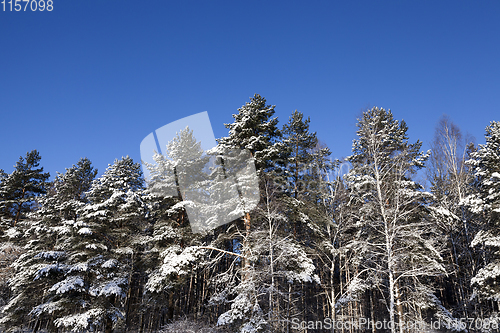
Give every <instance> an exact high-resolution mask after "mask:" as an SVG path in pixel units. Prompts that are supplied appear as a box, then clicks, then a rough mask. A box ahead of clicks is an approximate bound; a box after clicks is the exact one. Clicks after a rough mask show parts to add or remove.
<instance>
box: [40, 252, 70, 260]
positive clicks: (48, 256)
mask: <svg viewBox="0 0 500 333" xmlns="http://www.w3.org/2000/svg"><path fill="white" fill-rule="evenodd" d="M65 254H66V252H64V251H46V252H40V253H38V254H37V255H36V256H35V257H34V258H35V259H45V260H57V259H60V258H62V257H63V256H64V255H65Z"/></svg>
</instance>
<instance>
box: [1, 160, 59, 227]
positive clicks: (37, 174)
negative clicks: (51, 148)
mask: <svg viewBox="0 0 500 333" xmlns="http://www.w3.org/2000/svg"><path fill="white" fill-rule="evenodd" d="M40 160H41V157H40V154H39V153H38V151H36V150H32V151H30V152H28V153H26V157H22V156H21V157H19V161H18V162H17V163H16V165H15V170H14V171H13V172H12V173H11V174H9V175H8V176H7V178H5V179H4V180H3V181H2V183H1V188H0V197H1V198H2V201H1V202H0V211H2V212H3V213H4V214H6V215H7V217H8V218H11V219H12V220H13V224H14V226H15V225H16V223H17V222H18V221H19V220H20V219H21V218H23V217H24V214H25V213H27V212H29V211H30V210H31V206H32V203H33V201H34V200H35V198H36V197H37V196H38V195H40V194H44V193H45V192H46V181H47V180H48V179H49V177H50V175H49V173H44V172H43V167H40V168H39V166H40Z"/></svg>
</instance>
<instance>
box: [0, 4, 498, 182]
mask: <svg viewBox="0 0 500 333" xmlns="http://www.w3.org/2000/svg"><path fill="white" fill-rule="evenodd" d="M23 7H24V4H23ZM53 8H54V9H53V11H52V12H47V11H44V12H40V11H38V12H31V10H29V9H28V11H26V12H24V11H20V12H15V11H12V12H11V11H10V10H9V7H8V4H7V8H6V11H2V9H3V8H2V4H1V3H0V168H1V169H4V170H5V171H7V172H12V170H13V165H14V164H15V162H16V161H17V160H18V158H19V156H20V155H25V154H26V152H27V151H29V150H32V149H37V150H38V151H39V152H40V154H41V156H42V165H43V166H44V167H45V170H46V171H49V172H50V173H51V175H52V177H51V178H53V176H54V175H55V172H56V171H59V172H64V170H65V168H67V167H70V166H71V165H72V164H75V163H76V162H77V161H78V159H79V158H80V157H88V158H89V159H90V160H91V161H92V162H93V163H94V165H95V167H97V168H98V169H99V173H100V174H101V173H102V172H103V171H104V170H105V168H106V167H107V165H108V163H113V161H114V159H115V158H120V157H122V156H125V155H130V156H131V157H132V158H134V160H137V161H139V160H140V151H139V146H140V143H141V141H142V139H143V138H144V137H146V136H147V135H148V134H149V133H151V132H152V131H153V130H155V129H157V128H159V127H161V126H163V125H165V124H168V123H169V122H172V121H175V120H177V119H179V118H182V117H186V116H189V115H192V114H195V113H199V112H202V111H208V113H209V116H210V120H211V123H212V126H213V128H214V131H215V136H216V137H221V136H224V135H227V130H226V129H225V128H224V126H223V124H224V123H228V122H232V120H233V118H232V117H231V115H232V114H233V113H236V112H237V109H238V108H239V107H240V106H242V105H243V104H245V103H246V102H247V101H248V100H249V97H251V96H253V95H254V94H255V93H259V94H260V95H262V96H264V97H265V98H266V99H267V101H268V103H269V104H273V105H276V115H277V116H278V117H279V119H280V124H281V125H282V124H283V123H285V122H286V121H287V120H288V117H289V115H290V114H291V113H292V112H293V111H294V110H295V109H298V110H299V111H301V112H303V113H304V114H305V115H306V116H310V118H311V128H312V130H314V131H316V132H317V133H318V136H319V138H320V139H321V140H322V141H324V142H325V143H326V144H327V145H328V146H329V147H330V148H331V150H332V152H333V156H334V157H342V156H346V155H348V154H349V153H350V149H351V143H352V140H353V139H354V138H355V131H356V127H355V123H356V117H357V116H358V115H359V114H360V112H361V110H364V109H367V108H369V107H372V106H380V107H384V108H386V109H391V110H392V111H393V113H394V115H395V117H396V118H397V119H404V120H405V121H406V122H407V124H408V126H409V134H410V139H411V141H415V140H417V139H420V140H421V141H423V142H424V143H425V144H427V143H428V142H429V141H430V140H431V139H432V136H433V132H434V126H435V124H436V122H437V121H438V119H439V117H440V116H441V115H442V114H443V113H445V114H448V115H449V116H450V117H451V119H452V120H453V121H455V122H456V123H457V124H458V125H459V126H460V127H461V128H462V130H463V131H464V132H469V133H470V134H472V135H473V136H475V137H476V138H477V142H478V143H482V142H484V128H485V127H486V126H487V125H488V123H489V122H490V121H491V120H500V1H498V0H495V1H487V0H485V1H444V0H440V1H421V0H419V1H417V0H412V1H409V0H397V1H385V0H381V1H216V0H211V1H190V0H187V1H175V2H174V1H159V0H156V1H154V0H145V1H129V0H120V1H118V0H106V1H102V0H101V1H97V0H64V1H63V0H54V1H53Z"/></svg>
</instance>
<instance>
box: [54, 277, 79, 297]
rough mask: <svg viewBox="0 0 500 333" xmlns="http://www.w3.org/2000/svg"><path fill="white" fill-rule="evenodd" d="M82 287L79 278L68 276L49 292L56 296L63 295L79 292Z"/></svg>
mask: <svg viewBox="0 0 500 333" xmlns="http://www.w3.org/2000/svg"><path fill="white" fill-rule="evenodd" d="M83 286H84V281H83V278H81V277H80V276H69V277H67V278H66V279H64V280H63V281H61V282H58V283H56V284H55V285H53V286H52V287H51V288H50V289H49V292H51V291H55V292H56V294H64V293H67V292H70V291H80V290H82V287H83Z"/></svg>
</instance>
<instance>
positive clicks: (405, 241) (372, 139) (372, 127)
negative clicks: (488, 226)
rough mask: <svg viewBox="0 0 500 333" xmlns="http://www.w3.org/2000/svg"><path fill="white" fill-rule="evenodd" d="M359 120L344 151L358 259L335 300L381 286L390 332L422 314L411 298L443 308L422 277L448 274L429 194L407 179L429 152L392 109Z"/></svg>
mask: <svg viewBox="0 0 500 333" xmlns="http://www.w3.org/2000/svg"><path fill="white" fill-rule="evenodd" d="M357 126H358V131H357V135H358V138H357V139H356V140H354V142H353V148H352V152H353V153H352V155H351V156H349V157H348V161H349V162H350V163H351V164H352V169H351V170H350V172H349V173H348V174H347V175H346V176H345V178H346V181H347V186H348V189H349V192H350V196H349V202H348V203H347V206H348V209H349V219H350V225H351V227H352V228H353V229H354V230H355V231H356V232H355V234H354V237H353V238H352V239H351V242H350V245H349V246H350V249H351V251H353V252H354V254H355V256H356V257H357V258H358V260H356V261H355V263H357V266H356V267H352V270H351V272H355V274H354V276H353V277H352V278H351V280H350V285H349V286H348V287H347V292H346V293H345V294H344V295H343V297H341V299H339V300H338V301H337V304H338V305H341V304H342V303H346V302H349V301H350V300H355V299H356V298H357V297H358V296H359V295H360V294H361V295H362V294H363V291H364V290H368V289H375V288H380V290H381V296H382V297H383V299H384V302H385V305H386V309H387V314H388V316H389V318H388V319H389V322H390V323H392V328H391V332H393V333H394V332H396V331H397V327H396V326H397V325H398V323H399V324H402V323H403V322H404V321H407V320H416V319H420V318H419V314H418V313H415V312H414V311H412V309H411V308H410V307H409V306H408V305H409V304H411V303H412V302H413V301H414V299H418V301H419V303H417V304H418V307H420V308H424V309H425V308H429V307H433V308H434V309H436V310H437V311H438V315H439V314H442V313H443V311H444V310H443V311H440V310H442V309H441V307H440V306H441V304H436V303H435V302H434V298H432V297H430V296H432V291H433V288H432V285H431V284H430V283H427V282H426V281H427V278H429V277H433V276H441V275H444V274H445V271H444V267H443V264H442V258H441V255H440V248H439V244H438V242H437V241H436V228H435V222H434V221H433V220H432V216H431V213H430V211H429V210H428V209H427V204H428V202H429V199H430V197H431V194H430V193H427V192H423V191H422V189H423V188H422V186H421V185H420V184H418V183H416V182H415V181H413V180H412V178H411V177H412V175H414V174H415V172H416V171H417V170H418V169H419V168H421V167H423V165H424V162H425V160H426V159H427V157H428V154H425V153H421V152H420V151H419V150H420V147H421V143H420V142H418V141H417V142H416V143H414V144H410V143H409V142H408V137H407V134H406V132H407V130H408V127H407V126H406V124H405V122H404V121H401V122H399V121H397V120H395V119H394V118H393V115H392V113H391V111H390V110H389V111H386V110H385V109H383V108H378V107H374V108H372V109H371V110H367V111H365V112H364V113H363V114H362V116H361V118H359V119H358V124H357ZM429 295H430V296H429ZM426 296H429V297H426ZM414 302H416V301H414ZM405 304H406V306H405ZM418 307H417V308H418ZM444 312H446V311H444ZM396 319H397V321H396ZM400 329H401V330H402V329H403V328H402V327H401V326H400ZM401 332H403V331H401Z"/></svg>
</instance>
